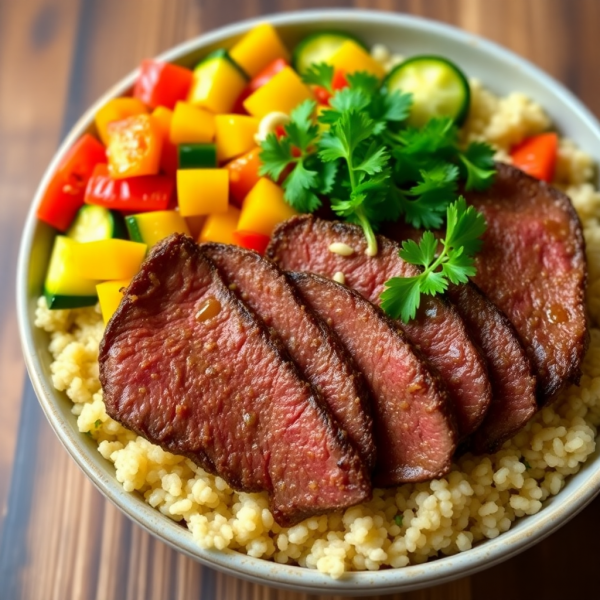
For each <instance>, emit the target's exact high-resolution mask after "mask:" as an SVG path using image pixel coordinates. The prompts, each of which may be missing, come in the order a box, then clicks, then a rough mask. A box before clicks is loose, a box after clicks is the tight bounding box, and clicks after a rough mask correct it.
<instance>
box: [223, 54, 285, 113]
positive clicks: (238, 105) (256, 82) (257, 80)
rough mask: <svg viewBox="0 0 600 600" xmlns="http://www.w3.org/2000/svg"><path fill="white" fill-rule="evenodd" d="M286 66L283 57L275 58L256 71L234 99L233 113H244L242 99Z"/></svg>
mask: <svg viewBox="0 0 600 600" xmlns="http://www.w3.org/2000/svg"><path fill="white" fill-rule="evenodd" d="M287 66H288V62H287V61H286V60H285V59H283V58H276V59H275V60H274V61H273V62H272V63H271V64H269V65H267V66H266V67H265V68H264V69H263V70H262V71H261V72H260V73H258V74H257V75H256V76H255V77H254V78H253V79H251V81H250V83H248V85H247V86H246V87H245V88H244V89H243V91H242V93H241V94H240V95H239V97H238V99H237V100H236V101H235V105H234V107H233V112H234V113H235V114H240V115H246V114H248V112H247V111H246V109H245V108H244V100H246V98H248V97H249V96H251V95H252V94H253V93H254V92H255V91H256V90H257V89H258V88H260V87H262V86H263V85H265V83H268V82H269V81H270V80H271V79H273V77H275V75H277V73H279V71H281V70H283V68H284V67H287Z"/></svg>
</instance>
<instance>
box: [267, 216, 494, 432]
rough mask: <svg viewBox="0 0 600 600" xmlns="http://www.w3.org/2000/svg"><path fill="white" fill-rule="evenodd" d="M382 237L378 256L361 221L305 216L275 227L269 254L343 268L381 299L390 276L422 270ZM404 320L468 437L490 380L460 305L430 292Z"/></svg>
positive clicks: (282, 261) (294, 264) (291, 265)
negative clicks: (339, 250)
mask: <svg viewBox="0 0 600 600" xmlns="http://www.w3.org/2000/svg"><path fill="white" fill-rule="evenodd" d="M334 242H341V243H344V244H346V245H348V246H350V247H351V248H352V249H353V250H354V252H353V253H352V254H351V255H350V256H341V255H340V254H336V253H334V252H331V251H330V250H329V246H330V244H332V243H334ZM377 243H378V247H379V252H378V254H377V256H375V257H369V256H367V255H366V254H365V249H366V242H365V239H364V235H363V233H362V230H361V229H360V228H359V227H356V226H355V225H350V224H348V223H340V222H332V221H324V220H321V219H315V218H314V217H311V216H300V217H293V218H292V219H290V220H289V221H286V222H285V223H283V224H282V225H280V226H279V227H278V228H277V229H276V230H275V233H274V235H273V238H272V240H271V243H270V245H269V248H268V249H267V255H268V256H269V258H271V259H272V260H274V261H275V262H277V263H278V264H279V266H280V267H281V268H283V269H285V270H290V271H310V272H312V273H317V274H319V275H323V276H325V277H329V278H331V277H333V275H334V274H335V273H337V272H342V273H343V274H344V276H345V281H346V284H347V285H348V286H349V287H351V288H353V289H355V290H356V291H357V292H358V293H360V294H361V295H362V296H364V297H365V298H366V299H367V300H370V301H371V302H373V303H374V304H377V305H379V303H380V300H379V296H380V294H381V292H382V291H383V289H384V283H385V281H387V280H388V279H390V278H391V277H395V276H412V275H416V274H418V273H419V270H418V268H417V267H415V266H414V265H410V264H409V263H406V262H404V261H403V260H402V259H401V258H400V257H399V256H398V250H399V246H398V245H397V244H396V243H395V242H392V241H391V240H388V239H387V238H384V237H381V236H378V238H377ZM400 326H401V327H402V329H403V331H404V333H405V334H406V337H407V338H408V340H409V341H410V342H411V343H412V344H413V345H414V346H415V347H416V348H417V349H418V350H419V351H420V352H421V353H422V354H423V355H424V356H425V358H427V359H428V360H429V361H430V363H431V364H432V365H433V366H434V367H435V368H436V369H437V370H438V372H439V373H440V375H441V376H442V379H443V380H444V383H445V384H446V387H447V388H448V391H449V392H450V396H451V398H452V401H453V403H454V408H455V410H456V417H457V422H458V430H459V434H460V436H461V437H463V438H464V437H465V436H467V435H469V434H470V433H472V432H473V431H474V430H475V429H476V428H477V427H478V426H479V425H480V424H481V422H482V421H483V418H484V416H485V412H486V410H487V408H488V406H489V404H490V399H491V386H490V382H489V379H488V377H487V373H486V368H485V364H484V361H483V359H482V357H481V355H480V354H479V352H478V350H477V348H476V347H475V345H474V344H473V342H472V341H471V339H470V338H469V336H468V334H467V331H466V329H465V326H464V323H463V322H462V320H461V318H460V316H459V315H458V313H457V312H456V309H455V308H454V307H453V306H452V305H451V304H450V303H449V302H447V301H445V300H443V299H441V298H438V297H435V298H433V297H430V296H426V297H425V298H423V300H422V302H421V308H420V309H419V311H418V313H417V316H416V318H415V319H413V320H412V321H411V322H410V323H408V324H400Z"/></svg>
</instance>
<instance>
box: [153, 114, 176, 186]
mask: <svg viewBox="0 0 600 600" xmlns="http://www.w3.org/2000/svg"><path fill="white" fill-rule="evenodd" d="M152 118H153V119H154V122H155V123H156V124H157V125H158V128H159V129H160V133H161V136H162V149H161V151H160V170H161V171H163V172H164V173H166V174H167V175H170V176H171V177H175V174H176V173H177V167H178V161H179V158H178V154H177V146H176V145H175V144H174V143H173V142H171V137H170V135H171V121H172V119H173V111H172V110H169V109H168V108H165V107H164V106H159V107H158V108H156V109H155V110H154V112H153V113H152Z"/></svg>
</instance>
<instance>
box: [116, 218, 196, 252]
mask: <svg viewBox="0 0 600 600" xmlns="http://www.w3.org/2000/svg"><path fill="white" fill-rule="evenodd" d="M125 222H126V223H127V229H128V231H129V236H130V237H131V239H132V240H133V241H134V242H141V243H143V244H147V246H148V248H151V247H152V246H154V244H156V243H157V242H160V240H162V239H164V238H166V237H167V236H169V235H171V234H172V233H185V234H186V235H190V230H189V228H188V226H187V223H186V222H185V219H184V218H183V217H182V216H181V214H179V212H178V211H176V210H157V211H154V212H149V213H140V214H137V215H130V216H129V217H126V218H125Z"/></svg>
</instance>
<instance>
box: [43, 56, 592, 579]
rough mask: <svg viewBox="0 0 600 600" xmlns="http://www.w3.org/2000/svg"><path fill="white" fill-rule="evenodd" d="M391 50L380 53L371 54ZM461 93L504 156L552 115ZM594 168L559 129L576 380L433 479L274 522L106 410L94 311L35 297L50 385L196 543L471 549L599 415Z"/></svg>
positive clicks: (359, 564) (365, 565)
mask: <svg viewBox="0 0 600 600" xmlns="http://www.w3.org/2000/svg"><path fill="white" fill-rule="evenodd" d="M377 51H378V52H382V51H381V49H377ZM374 53H375V52H374ZM393 59H394V57H390V56H389V54H387V55H386V56H381V60H382V62H384V61H392V62H393ZM471 92H472V108H471V114H470V117H469V120H468V122H467V124H466V126H465V128H464V131H463V136H464V140H465V141H468V140H476V139H477V140H485V141H488V142H490V143H492V144H493V145H494V146H495V147H496V148H497V150H498V153H497V157H498V158H499V159H502V160H507V157H508V149H509V148H510V147H511V146H512V145H513V144H515V143H517V142H519V141H520V140H521V139H523V138H524V137H527V136H530V135H533V134H536V133H539V132H541V131H544V130H546V129H548V128H549V127H550V125H551V124H550V121H549V119H548V117H547V116H546V115H545V114H544V112H543V110H542V109H541V108H540V107H539V106H538V105H537V104H535V103H534V102H532V101H531V100H529V99H528V98H526V97H525V96H523V95H522V94H519V93H514V94H510V95H509V96H507V97H503V98H498V97H496V96H494V95H493V94H491V93H490V92H489V91H486V90H484V89H483V88H482V87H481V85H480V84H479V82H477V81H472V82H471ZM593 174H594V168H593V163H592V160H591V159H590V157H589V156H587V155H586V154H585V153H584V152H582V151H580V150H578V149H577V148H576V147H575V146H574V144H572V143H571V142H569V141H568V140H562V141H561V143H560V149H559V159H558V166H557V171H556V182H555V183H556V185H557V186H559V187H561V188H562V189H563V190H565V192H566V193H567V194H568V195H569V196H570V197H571V199H572V200H573V203H574V205H575V208H576V209H577V211H578V213H579V215H580V216H581V219H582V222H583V227H584V233H585V238H586V243H587V254H588V261H589V280H588V302H587V304H588V309H589V313H590V316H591V322H592V329H591V341H590V347H589V350H588V352H587V355H586V358H585V361H584V363H583V376H582V378H581V384H580V386H579V387H576V386H573V387H571V388H569V389H568V390H566V391H565V392H564V393H562V395H561V397H560V399H559V400H558V401H557V402H555V403H554V404H553V405H552V406H549V407H546V408H544V409H543V410H541V411H540V412H539V413H538V414H537V416H536V417H535V418H534V419H533V420H532V421H531V422H530V423H529V424H528V425H527V426H526V427H525V428H524V429H523V430H522V431H521V432H520V433H519V434H517V435H516V436H515V437H514V438H513V439H512V440H510V441H509V442H507V443H506V444H504V446H503V448H502V449H501V450H500V451H499V452H497V453H496V454H494V455H491V456H479V457H473V456H472V455H470V454H467V455H465V456H463V457H461V458H460V459H458V460H457V462H456V463H455V464H454V465H453V468H452V471H451V472H450V473H449V474H448V475H447V476H446V477H443V478H441V479H436V480H433V481H429V482H427V483H419V484H406V485H402V486H400V487H397V488H391V489H385V490H382V489H376V490H375V491H374V494H373V499H372V500H371V501H370V502H368V503H365V504H361V505H359V506H355V507H353V508H349V509H347V510H345V511H343V512H334V513H331V514H328V515H323V516H320V517H311V518H309V519H306V520H305V521H303V522H302V523H300V524H298V525H295V526H294V527H290V528H283V527H279V526H278V525H277V524H276V523H275V522H274V520H273V517H272V515H271V513H270V511H269V508H268V506H269V504H268V499H267V496H266V494H264V493H261V494H246V493H238V492H235V491H233V490H232V489H231V488H230V487H229V486H228V485H227V484H226V483H225V481H224V480H222V479H221V478H220V477H214V476H212V475H209V474H207V473H205V472H204V471H203V469H201V468H200V467H198V466H197V465H195V464H194V463H192V462H191V461H190V460H189V459H187V458H184V457H181V456H175V455H173V454H170V453H169V452H165V451H163V450H162V449H161V448H159V447H158V446H155V445H153V444H151V443H150V442H148V441H146V440H145V439H143V438H142V437H139V436H137V435H136V434H134V433H132V432H130V431H128V430H127V429H125V428H124V427H122V426H121V425H120V424H119V423H117V422H116V421H113V420H112V419H111V418H110V417H109V416H108V415H107V414H106V411H105V407H104V402H103V400H102V390H101V389H100V383H99V381H98V360H97V359H98V345H99V343H100V339H101V338H102V334H103V330H104V325H103V323H102V319H101V316H100V313H99V310H98V308H88V309H77V310H64V311H59V310H57V311H49V310H48V309H47V307H46V303H45V300H44V298H40V300H39V303H38V309H37V312H36V321H35V324H36V326H38V327H41V328H43V329H45V330H46V331H48V332H49V333H50V338H51V341H50V351H51V353H52V356H53V358H54V362H53V363H52V365H51V371H52V382H53V384H54V387H55V388H56V389H57V390H59V391H64V392H66V394H67V396H68V397H69V398H70V399H71V400H72V402H73V409H72V410H73V413H74V414H75V415H77V425H78V427H79V430H80V431H81V432H83V433H88V434H89V435H91V436H92V437H93V438H94V439H95V440H96V441H97V442H98V450H99V452H100V453H101V454H102V456H103V457H104V458H106V459H107V460H108V461H110V462H111V463H113V465H114V468H115V476H116V478H117V479H118V481H120V482H121V483H122V485H123V488H124V489H125V490H126V491H128V492H137V493H139V494H141V495H142V496H143V497H144V499H145V500H146V502H148V503H149V504H150V505H151V506H153V507H155V508H156V509H158V510H160V511H161V512H162V513H163V514H165V515H166V516H168V517H170V518H172V519H174V520H175V521H181V520H184V521H185V522H186V523H187V525H188V527H189V529H190V531H191V533H192V536H193V538H194V540H196V542H197V543H198V545H199V546H200V547H202V548H217V549H219V550H221V549H225V548H230V549H233V550H238V551H240V552H244V553H246V554H248V555H250V556H254V557H258V558H264V559H269V560H274V561H275V562H279V563H287V564H298V565H301V566H303V567H309V568H315V569H318V570H319V571H321V572H323V573H327V574H329V575H331V576H332V577H340V576H341V575H342V574H343V573H344V572H345V571H351V570H355V571H363V570H377V569H379V568H382V567H404V566H406V565H409V564H416V563H422V562H424V561H426V560H427V559H429V558H431V557H436V556H441V555H449V554H455V553H457V552H461V551H464V550H468V549H469V548H471V547H472V546H473V545H474V544H475V543H476V542H478V541H480V540H483V539H486V538H495V537H496V536H498V535H500V534H501V533H502V532H504V531H507V530H508V529H510V527H511V526H512V524H513V523H514V521H515V519H517V518H518V517H522V516H524V515H532V514H534V513H537V512H538V511H539V510H541V509H542V506H543V502H544V500H546V499H547V498H548V497H549V496H553V495H555V494H558V493H559V492H560V490H561V489H562V487H563V486H564V485H565V481H566V479H567V478H568V476H569V475H572V474H574V473H576V472H577V471H578V470H579V469H580V467H581V465H582V464H583V463H584V462H585V460H586V459H587V457H588V456H589V455H590V454H591V453H593V452H594V450H595V446H596V441H595V438H596V428H597V426H598V425H599V424H600V329H598V328H597V327H598V324H599V323H600V223H599V221H598V217H599V216H600V210H599V209H600V194H599V193H598V192H597V191H596V190H595V188H594V187H593V185H592V184H591V183H590V181H591V179H592V177H593Z"/></svg>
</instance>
